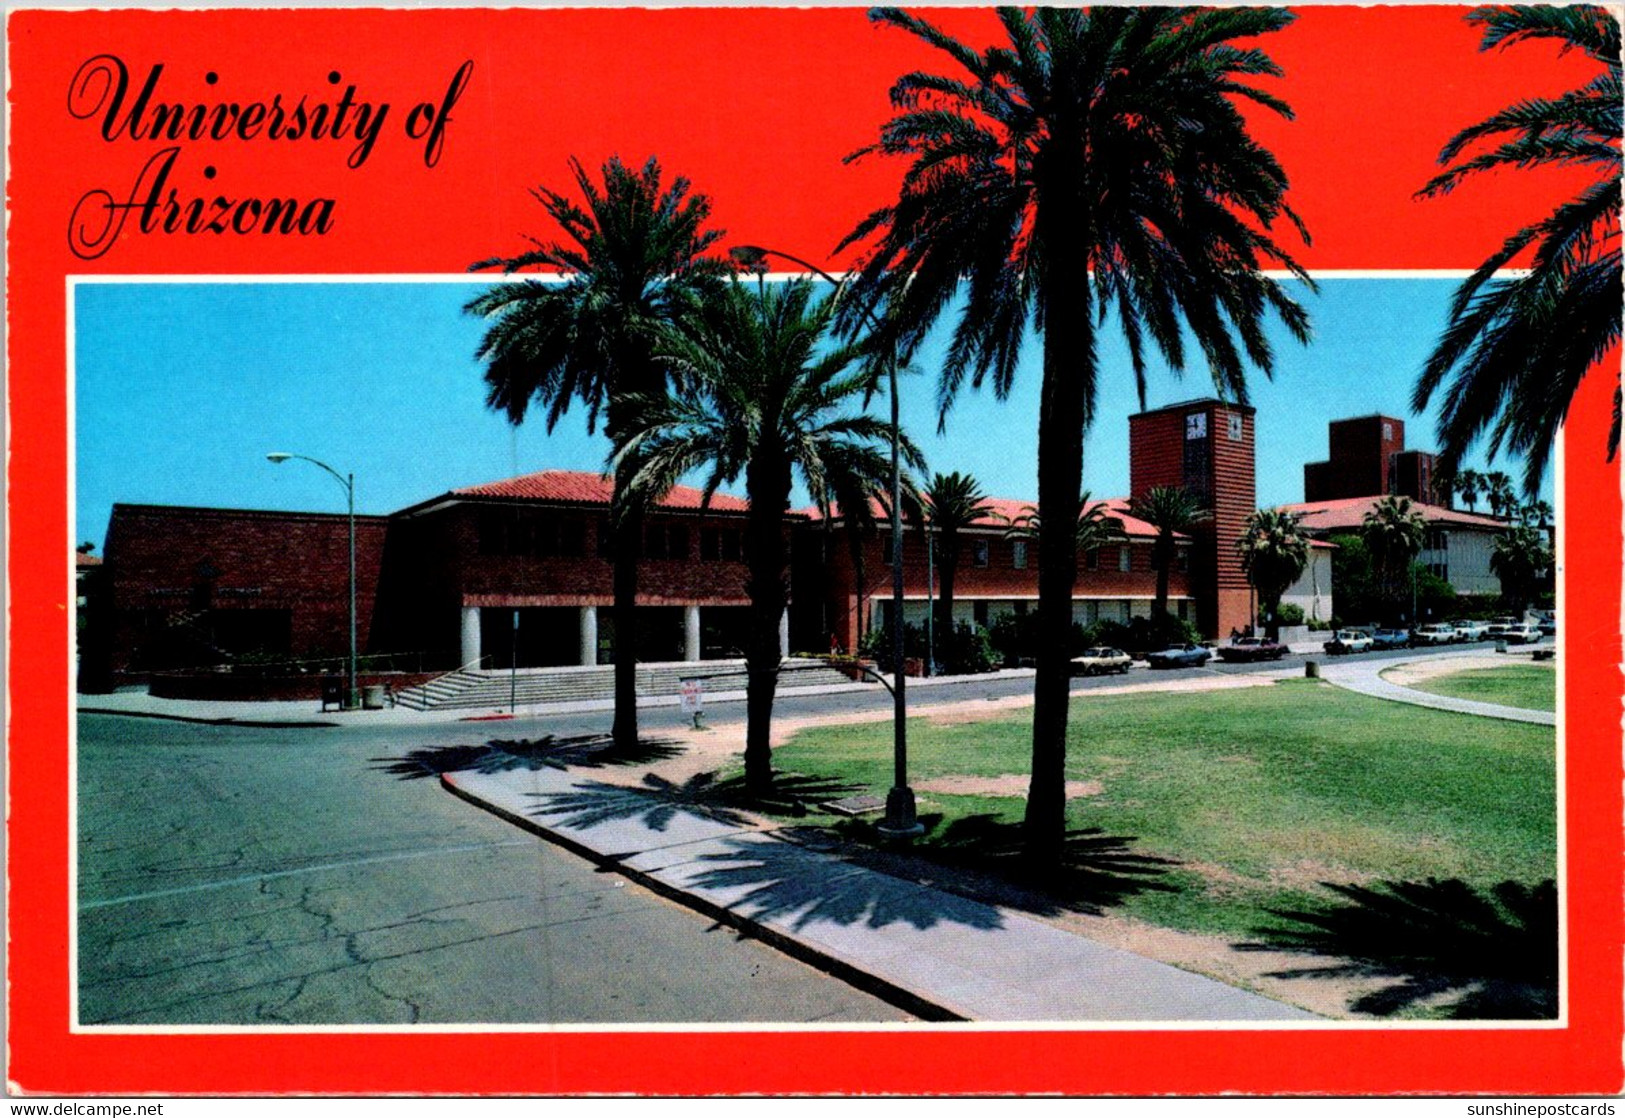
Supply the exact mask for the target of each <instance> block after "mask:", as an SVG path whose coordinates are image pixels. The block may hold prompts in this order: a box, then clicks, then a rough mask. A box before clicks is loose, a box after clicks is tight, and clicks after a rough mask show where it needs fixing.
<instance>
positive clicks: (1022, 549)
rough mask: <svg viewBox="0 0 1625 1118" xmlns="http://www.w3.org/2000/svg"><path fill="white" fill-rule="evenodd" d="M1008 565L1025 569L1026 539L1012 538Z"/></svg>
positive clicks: (1019, 569)
mask: <svg viewBox="0 0 1625 1118" xmlns="http://www.w3.org/2000/svg"><path fill="white" fill-rule="evenodd" d="M1010 565H1011V566H1012V567H1014V568H1015V569H1016V570H1018V571H1024V570H1026V569H1027V541H1026V540H1012V541H1011V542H1010Z"/></svg>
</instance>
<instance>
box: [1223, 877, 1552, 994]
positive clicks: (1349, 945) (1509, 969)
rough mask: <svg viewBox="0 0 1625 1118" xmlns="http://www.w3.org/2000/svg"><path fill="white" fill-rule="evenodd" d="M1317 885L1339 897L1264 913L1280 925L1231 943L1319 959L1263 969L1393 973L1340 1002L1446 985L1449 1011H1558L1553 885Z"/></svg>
mask: <svg viewBox="0 0 1625 1118" xmlns="http://www.w3.org/2000/svg"><path fill="white" fill-rule="evenodd" d="M1322 884H1324V885H1325V887H1326V888H1328V889H1330V890H1332V891H1333V892H1334V893H1336V894H1338V895H1339V896H1341V897H1344V898H1346V900H1347V902H1348V903H1346V904H1335V905H1327V906H1324V907H1320V908H1317V909H1314V910H1310V911H1290V912H1281V911H1275V910H1270V914H1271V915H1272V916H1275V917H1278V918H1280V919H1282V920H1286V921H1290V922H1291V924H1290V925H1286V926H1274V927H1267V928H1260V929H1258V931H1257V932H1256V933H1255V934H1257V935H1259V936H1260V937H1262V938H1261V940H1259V941H1255V942H1250V943H1239V944H1235V945H1234V946H1235V949H1236V950H1238V951H1284V952H1289V953H1292V954H1298V955H1312V956H1320V957H1323V958H1326V959H1328V960H1335V961H1329V962H1327V963H1326V964H1324V965H1321V966H1309V967H1302V968H1295V969H1291V970H1284V971H1276V972H1274V973H1273V974H1272V975H1271V977H1281V978H1297V977H1321V978H1348V977H1358V978H1375V979H1397V981H1396V982H1395V983H1393V984H1392V985H1388V986H1384V987H1382V988H1381V989H1378V990H1375V991H1373V992H1371V993H1366V994H1362V995H1360V996H1359V997H1356V998H1354V999H1353V1000H1352V1001H1351V1002H1350V1003H1349V1008H1350V1009H1351V1010H1353V1011H1355V1012H1357V1013H1369V1014H1374V1015H1376V1016H1383V1017H1386V1016H1390V1015H1392V1014H1394V1013H1397V1012H1399V1011H1400V1010H1403V1009H1406V1008H1407V1007H1410V1006H1413V1005H1416V1004H1417V1003H1419V1002H1423V1001H1433V1000H1436V999H1442V998H1445V997H1448V996H1450V995H1456V998H1455V1000H1454V1001H1453V1002H1450V1003H1448V1004H1446V1005H1445V1006H1444V1011H1445V1013H1446V1014H1447V1015H1448V1016H1449V1017H1452V1018H1458V1019H1474V1020H1484V1019H1489V1020H1536V1019H1545V1018H1555V1017H1556V1016H1557V1011H1558V990H1557V971H1558V957H1557V956H1558V951H1557V942H1558V941H1557V886H1556V883H1555V882H1553V881H1551V880H1549V879H1548V880H1546V881H1542V882H1541V883H1540V884H1538V885H1535V886H1528V885H1523V884H1521V883H1519V882H1516V881H1503V882H1501V883H1499V884H1497V885H1495V886H1493V887H1492V888H1491V889H1490V890H1489V895H1488V896H1486V895H1483V894H1481V893H1479V892H1477V891H1475V890H1474V889H1473V887H1472V886H1470V885H1468V884H1467V883H1465V882H1463V881H1459V880H1455V879H1450V880H1446V881H1439V880H1437V879H1434V878H1429V879H1428V880H1426V881H1423V882H1416V881H1384V882H1378V883H1377V884H1376V885H1375V886H1374V887H1369V888H1368V887H1365V886H1360V885H1335V884H1331V883H1329V882H1323V883H1322Z"/></svg>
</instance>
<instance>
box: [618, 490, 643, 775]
mask: <svg viewBox="0 0 1625 1118" xmlns="http://www.w3.org/2000/svg"><path fill="white" fill-rule="evenodd" d="M620 482H621V479H620V477H619V476H618V472H617V477H616V485H615V489H616V494H615V497H614V498H612V500H613V501H614V502H615V503H617V504H618V503H619V495H620V489H621V484H620ZM642 542H643V510H642V509H626V510H623V511H622V512H621V513H620V515H619V516H618V517H616V518H615V527H614V545H615V555H614V558H613V560H612V562H613V564H614V574H613V586H614V594H615V601H614V605H613V606H612V607H611V612H610V615H611V617H612V618H613V619H614V622H615V722H614V726H613V728H612V729H611V731H610V736H611V737H612V738H613V740H614V744H615V748H616V749H626V750H631V749H635V748H636V747H637V744H638V653H637V648H638V618H637V601H638V557H639V555H640V553H641V552H642V546H641V545H642Z"/></svg>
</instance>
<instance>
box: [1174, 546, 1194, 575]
mask: <svg viewBox="0 0 1625 1118" xmlns="http://www.w3.org/2000/svg"><path fill="white" fill-rule="evenodd" d="M1174 569H1175V570H1176V571H1178V572H1179V573H1180V574H1185V573H1187V572H1189V571H1190V569H1191V549H1190V548H1188V547H1182V548H1180V549H1179V550H1178V551H1176V552H1174Z"/></svg>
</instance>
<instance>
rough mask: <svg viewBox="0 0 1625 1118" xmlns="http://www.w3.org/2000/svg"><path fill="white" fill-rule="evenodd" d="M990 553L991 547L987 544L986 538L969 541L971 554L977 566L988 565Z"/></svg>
mask: <svg viewBox="0 0 1625 1118" xmlns="http://www.w3.org/2000/svg"><path fill="white" fill-rule="evenodd" d="M991 553H992V548H991V547H990V546H989V545H988V542H987V541H986V540H973V541H971V554H972V555H973V556H975V560H976V565H977V566H978V567H985V566H987V565H988V562H989V561H990V556H991Z"/></svg>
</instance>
